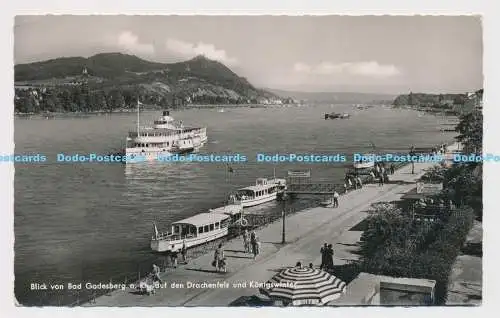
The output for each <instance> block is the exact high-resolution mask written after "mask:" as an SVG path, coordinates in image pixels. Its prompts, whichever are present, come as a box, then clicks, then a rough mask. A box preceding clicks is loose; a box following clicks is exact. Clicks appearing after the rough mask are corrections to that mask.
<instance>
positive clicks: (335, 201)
mask: <svg viewBox="0 0 500 318" xmlns="http://www.w3.org/2000/svg"><path fill="white" fill-rule="evenodd" d="M339 196H340V195H339V193H338V192H337V191H335V192H334V193H333V207H334V208H338V207H339Z"/></svg>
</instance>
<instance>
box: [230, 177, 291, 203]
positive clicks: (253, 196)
mask: <svg viewBox="0 0 500 318" xmlns="http://www.w3.org/2000/svg"><path fill="white" fill-rule="evenodd" d="M285 189H286V180H285V179H276V178H274V179H266V178H258V179H257V180H256V182H255V185H253V186H250V187H246V188H242V189H238V190H237V191H236V194H235V200H236V202H239V203H240V204H241V205H242V206H243V207H244V208H245V207H251V206H255V205H258V204H262V203H266V202H269V201H273V200H276V199H277V198H278V195H279V194H282V193H283V192H284V191H285Z"/></svg>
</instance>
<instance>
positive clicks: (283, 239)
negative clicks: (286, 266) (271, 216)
mask: <svg viewBox="0 0 500 318" xmlns="http://www.w3.org/2000/svg"><path fill="white" fill-rule="evenodd" d="M285 215H286V210H285V209H283V211H281V220H282V223H283V229H282V230H281V244H285V243H286V239H285Z"/></svg>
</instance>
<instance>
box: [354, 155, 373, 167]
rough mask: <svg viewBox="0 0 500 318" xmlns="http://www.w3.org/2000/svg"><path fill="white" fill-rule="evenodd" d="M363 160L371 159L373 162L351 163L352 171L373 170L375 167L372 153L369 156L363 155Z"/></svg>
mask: <svg viewBox="0 0 500 318" xmlns="http://www.w3.org/2000/svg"><path fill="white" fill-rule="evenodd" d="M363 157H364V158H373V160H362V161H355V162H354V163H353V167H354V169H369V168H374V167H375V155H374V154H372V153H369V154H363Z"/></svg>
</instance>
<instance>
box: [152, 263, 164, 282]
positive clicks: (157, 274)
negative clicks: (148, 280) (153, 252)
mask: <svg viewBox="0 0 500 318" xmlns="http://www.w3.org/2000/svg"><path fill="white" fill-rule="evenodd" d="M152 273H153V280H155V281H157V282H160V284H161V283H162V280H161V278H160V267H159V266H158V265H156V264H153V272H152Z"/></svg>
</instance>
